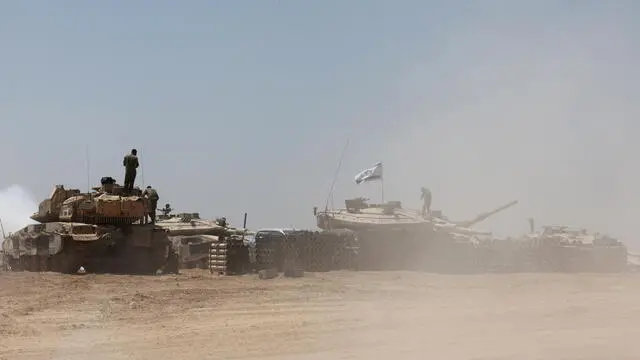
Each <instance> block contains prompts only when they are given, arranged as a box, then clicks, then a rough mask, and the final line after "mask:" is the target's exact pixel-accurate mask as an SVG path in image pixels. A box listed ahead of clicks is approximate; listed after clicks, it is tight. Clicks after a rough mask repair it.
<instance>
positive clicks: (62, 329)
mask: <svg viewBox="0 0 640 360" xmlns="http://www.w3.org/2000/svg"><path fill="white" fill-rule="evenodd" d="M0 306H1V307H0V358H2V359H12V360H13V359H84V360H86V359H92V360H98V359H158V360H163V359H266V360H268V359H383V358H390V357H393V359H394V360H396V359H397V360H401V359H402V360H404V359H420V360H423V359H448V360H457V359H476V360H479V359H519V360H521V359H545V360H553V359H589V360H590V359H593V360H602V359H618V360H622V359H634V360H637V359H640V346H635V345H636V342H637V341H638V340H637V339H638V338H639V337H640V321H639V320H640V275H637V274H625V275H622V276H620V275H559V274H553V275H550V274H528V275H478V276H470V275H464V276H444V275H432V274H421V273H409V272H386V273H374V272H360V273H356V272H332V273H323V274H307V276H306V277H305V278H301V279H287V278H277V279H273V280H258V279H256V278H255V277H254V276H242V277H217V276H212V275H209V274H208V273H207V272H204V271H198V270H195V271H187V272H185V273H183V274H181V275H177V276H156V277H144V276H114V275H104V276H96V275H84V276H66V275H59V274H37V273H5V274H0Z"/></svg>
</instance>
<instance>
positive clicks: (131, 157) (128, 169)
mask: <svg viewBox="0 0 640 360" xmlns="http://www.w3.org/2000/svg"><path fill="white" fill-rule="evenodd" d="M122 165H123V166H124V168H125V172H124V191H125V192H126V193H127V194H131V193H132V192H133V184H134V183H135V181H136V172H137V169H138V166H139V165H140V164H139V163H138V150H136V149H132V150H131V154H128V155H125V157H124V160H123V161H122Z"/></svg>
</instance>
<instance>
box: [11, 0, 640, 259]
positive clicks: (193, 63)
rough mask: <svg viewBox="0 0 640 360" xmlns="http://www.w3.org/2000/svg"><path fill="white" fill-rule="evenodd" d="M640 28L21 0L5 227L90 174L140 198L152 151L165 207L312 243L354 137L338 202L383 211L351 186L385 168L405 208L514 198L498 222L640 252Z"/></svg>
mask: <svg viewBox="0 0 640 360" xmlns="http://www.w3.org/2000/svg"><path fill="white" fill-rule="evenodd" d="M638 18H640V5H639V4H638V3H637V2H632V1H609V2H604V1H603V2H596V1H582V2H578V1H553V2H552V1H535V2H507V1H484V2H482V3H480V2H471V1H457V2H456V1H453V2H446V3H445V2H440V3H437V2H428V1H417V0H416V1H408V0H407V1H393V2H392V1H377V0H367V1H364V0H363V1H356V0H352V1H329V0H325V1H315V2H313V3H312V2H298V1H242V2H240V1H228V2H213V1H209V2H206V1H190V2H182V3H179V2H175V1H153V2H152V1H136V2H127V1H109V2H81V1H67V2H65V3H64V5H62V3H55V2H45V1H29V2H26V1H22V2H18V1H14V2H4V3H2V4H1V5H0V44H1V45H2V50H3V51H2V60H0V63H1V64H2V66H1V67H0V83H1V84H2V85H1V86H0V119H1V120H0V123H1V124H2V128H1V130H0V133H1V134H2V141H0V151H2V154H4V155H5V156H3V158H2V168H3V169H4V171H3V172H2V173H0V189H6V190H4V191H2V192H0V205H1V206H0V210H1V213H0V217H1V218H2V219H3V220H4V221H5V223H7V224H6V225H5V227H10V229H6V230H8V231H11V230H15V229H16V228H17V227H18V226H21V225H23V223H25V222H26V221H28V215H29V214H30V213H31V212H32V211H35V210H36V204H37V201H39V199H41V198H44V197H46V196H48V195H49V193H50V191H51V189H52V187H53V185H54V184H65V185H67V186H70V187H78V188H81V189H86V188H87V186H88V184H87V175H88V174H87V172H88V173H89V179H90V181H91V186H94V185H97V184H98V183H99V180H100V178H101V177H102V176H113V177H116V178H117V180H118V181H119V182H120V183H122V182H123V176H124V169H123V167H122V157H123V156H124V154H125V153H126V152H128V151H129V150H130V149H131V148H133V147H135V148H137V149H138V151H139V155H140V160H141V163H142V169H141V171H139V172H138V178H137V181H136V182H137V185H139V186H142V185H148V184H151V185H153V186H155V187H156V188H157V189H158V191H159V193H160V197H161V199H160V203H161V205H163V204H164V203H167V202H168V203H171V205H172V207H173V208H174V209H176V210H177V211H186V212H196V211H197V212H200V213H201V214H202V215H203V216H205V217H208V218H212V217H214V216H226V217H227V218H228V219H229V220H230V221H231V222H232V223H233V224H235V225H241V221H242V214H243V213H244V212H248V213H249V224H248V226H249V227H252V228H258V227H288V226H296V227H301V228H313V227H315V219H314V217H313V214H312V208H313V206H320V207H323V206H324V204H325V201H326V198H327V195H328V192H329V187H330V184H331V181H332V178H333V175H334V172H335V170H336V166H337V163H338V160H339V157H340V153H341V151H342V148H343V146H344V144H345V142H346V141H347V139H348V140H349V146H348V148H347V151H346V155H345V159H344V162H343V164H342V168H341V170H340V173H339V177H338V180H337V183H336V190H335V206H342V204H343V200H344V198H345V197H353V196H367V197H370V198H371V200H374V201H378V200H380V184H379V183H372V184H365V185H360V186H356V185H355V184H354V181H353V177H354V175H355V174H356V173H357V172H358V171H360V170H362V169H364V168H367V167H370V166H372V165H373V164H375V163H376V162H378V161H381V162H383V164H384V171H385V181H384V190H385V200H402V201H403V204H404V205H405V207H411V208H418V207H419V206H420V192H419V189H420V187H421V186H427V187H429V188H430V189H431V191H432V193H433V196H434V200H433V208H435V209H442V210H443V211H444V212H445V213H446V214H447V215H449V217H451V218H455V219H463V218H470V217H472V216H474V215H475V214H476V213H478V212H482V211H487V210H489V209H491V208H493V207H496V206H499V205H501V204H502V203H506V202H508V201H510V200H513V199H517V200H519V201H520V203H519V204H518V205H517V206H516V207H514V208H511V209H509V210H507V211H505V212H504V213H501V214H499V215H497V216H495V217H493V218H491V219H490V220H487V221H486V222H484V223H482V224H481V225H480V226H479V228H480V229H483V230H487V229H488V230H493V231H494V232H495V233H496V234H498V235H500V236H504V235H507V234H511V235H517V234H520V233H523V232H525V231H527V230H528V225H527V222H526V218H528V217H535V219H536V224H537V225H542V224H550V223H556V224H570V225H575V226H585V227H589V228H591V229H593V230H598V231H601V232H605V233H609V234H611V235H614V236H617V237H619V238H620V239H621V240H624V241H627V242H629V245H630V246H632V247H633V246H636V245H638V244H637V243H635V244H634V243H633V241H634V240H635V239H634V233H636V232H637V230H636V227H637V225H636V221H635V220H636V214H637V213H638V204H639V203H640V190H638V186H637V185H636V184H638V183H640V173H639V171H638V170H637V161H634V160H635V159H636V156H637V154H638V152H639V150H640V149H639V146H640V145H638V144H637V143H636V142H635V139H636V138H637V137H638V130H639V128H640V123H638V121H637V119H638V114H639V112H640V108H639V107H640V105H639V104H640V102H639V101H638V80H640V74H639V72H638V69H637V66H636V64H637V63H638V61H639V60H640V58H639V56H638V55H639V50H640V45H639V43H638V41H637V40H636V38H637V34H638V33H640V29H639V26H638V21H637V19H638ZM86 148H88V154H89V158H90V162H89V163H90V166H89V169H87V164H86V151H85V149H86ZM87 170H88V171H87ZM12 185H15V187H12V188H9V187H10V186H12ZM29 197H30V198H31V199H30V200H23V199H25V198H29ZM25 204H28V206H25ZM25 207H26V208H27V209H26V210H25ZM5 219H6V220H5Z"/></svg>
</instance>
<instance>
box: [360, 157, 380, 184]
mask: <svg viewBox="0 0 640 360" xmlns="http://www.w3.org/2000/svg"><path fill="white" fill-rule="evenodd" d="M371 180H382V163H381V162H379V163H377V164H376V165H375V166H373V167H371V168H368V169H366V170H362V171H361V172H359V173H358V175H356V177H355V181H356V184H362V183H363V182H367V181H371Z"/></svg>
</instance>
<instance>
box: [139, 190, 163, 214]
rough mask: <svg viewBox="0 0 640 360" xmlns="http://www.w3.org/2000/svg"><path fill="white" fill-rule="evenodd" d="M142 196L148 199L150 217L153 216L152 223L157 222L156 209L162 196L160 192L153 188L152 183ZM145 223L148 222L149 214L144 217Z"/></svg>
mask: <svg viewBox="0 0 640 360" xmlns="http://www.w3.org/2000/svg"><path fill="white" fill-rule="evenodd" d="M142 196H143V197H144V198H146V199H147V201H148V204H149V217H150V218H151V223H152V224H155V223H156V209H157V208H158V200H159V199H160V196H158V192H157V191H156V189H154V188H152V187H151V185H149V186H147V188H146V189H145V190H144V192H143V193H142ZM144 219H145V223H148V221H147V216H146V215H145V217H144Z"/></svg>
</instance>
